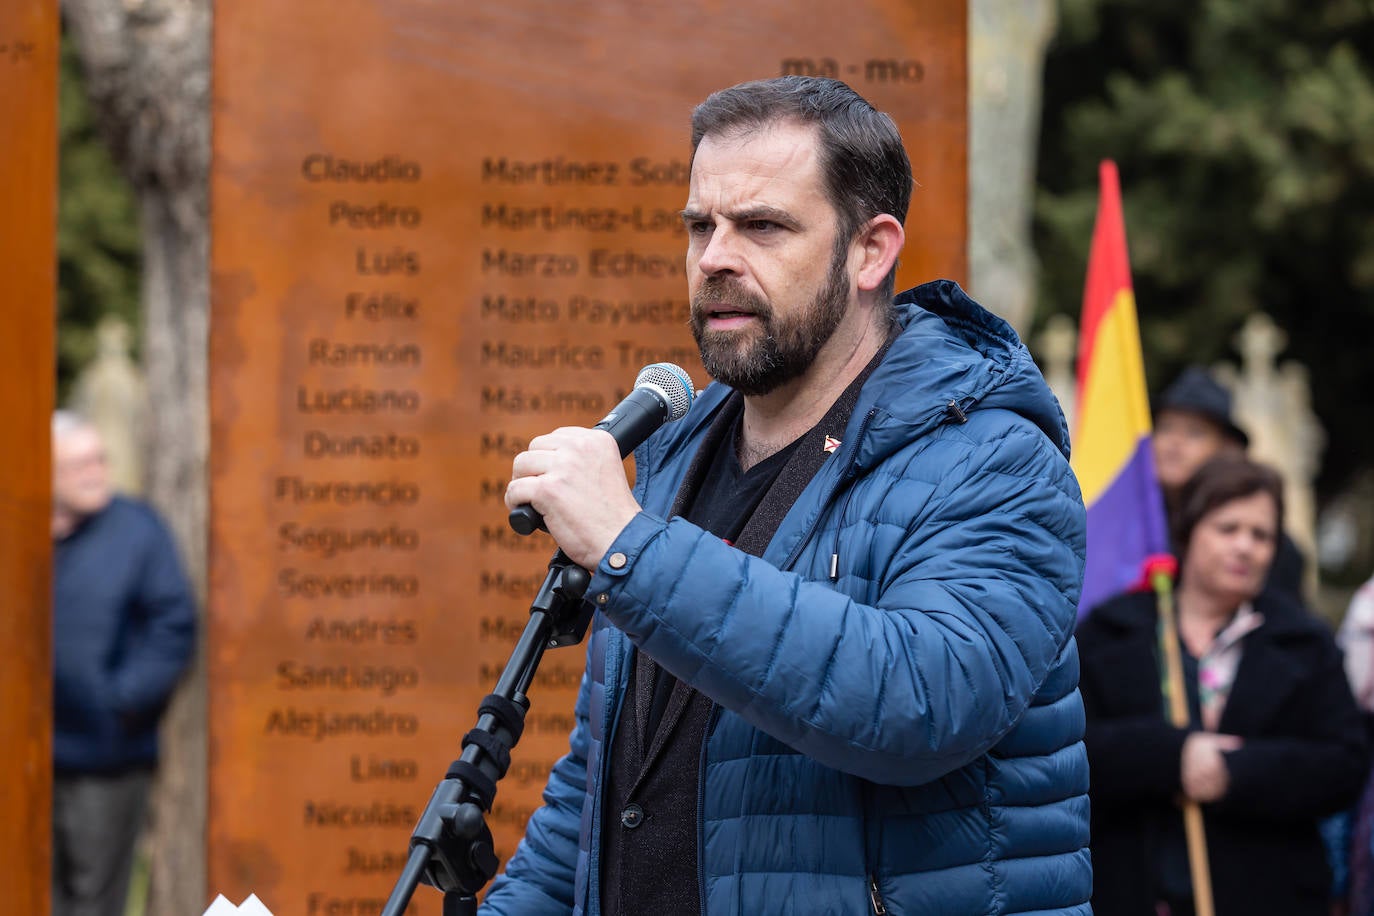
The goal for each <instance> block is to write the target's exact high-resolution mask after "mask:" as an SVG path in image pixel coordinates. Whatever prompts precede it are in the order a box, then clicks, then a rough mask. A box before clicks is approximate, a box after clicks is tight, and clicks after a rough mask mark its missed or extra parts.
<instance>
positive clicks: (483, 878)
mask: <svg viewBox="0 0 1374 916" xmlns="http://www.w3.org/2000/svg"><path fill="white" fill-rule="evenodd" d="M590 582H591V575H590V574H589V573H588V572H587V571H586V570H585V569H583V568H582V567H580V566H578V565H577V564H575V563H574V562H573V561H572V560H570V559H569V558H568V556H567V554H565V553H563V551H562V550H558V551H556V552H555V553H554V555H553V559H551V560H549V571H548V574H547V575H546V576H545V577H544V584H543V585H541V586H540V587H539V592H538V594H536V595H535V597H534V601H533V602H532V603H531V604H530V619H529V622H528V623H527V624H525V630H524V632H523V633H522V634H521V635H520V640H519V642H517V643H516V646H515V649H514V650H512V652H511V656H510V661H508V662H507V663H506V667H505V670H504V671H502V672H501V677H500V678H499V679H498V680H497V682H496V687H495V688H494V689H493V690H492V692H491V693H489V694H487V696H486V697H484V698H483V700H482V703H481V705H480V706H479V708H478V714H477V725H476V726H475V727H474V728H473V729H472V730H471V731H469V732H468V733H467V735H466V736H464V738H463V751H462V754H461V756H459V758H458V759H457V760H455V761H453V762H452V763H451V764H449V768H448V772H447V773H446V774H445V775H444V779H443V781H442V782H440V783H439V785H438V786H436V787H435V789H434V794H433V795H431V796H430V799H429V804H428V805H426V806H425V810H424V813H423V814H421V815H420V820H419V821H418V822H416V824H415V829H414V831H413V832H412V833H411V835H410V858H409V859H408V860H407V861H406V865H405V868H404V869H402V871H401V876H400V878H398V879H397V881H396V886H395V887H394V888H393V889H392V891H391V896H390V897H389V898H387V902H386V906H385V907H384V908H383V909H382V916H401V914H403V913H404V912H405V909H406V907H407V906H408V905H409V903H410V898H411V895H412V894H414V893H415V887H416V885H417V884H419V883H420V882H421V881H423V882H424V883H426V884H428V885H431V886H432V887H436V888H438V889H439V890H441V891H443V892H444V909H443V916H471V914H475V913H476V912H477V896H476V895H477V892H478V891H479V890H481V889H482V887H483V886H484V885H485V884H486V883H487V882H488V881H490V880H491V878H492V876H493V875H495V874H496V871H497V869H498V868H499V867H500V862H499V861H498V860H497V858H496V850H495V847H494V844H493V841H492V836H491V830H490V829H488V827H487V822H486V818H485V816H484V815H485V813H486V812H488V811H490V810H491V804H492V801H493V799H495V797H496V782H497V780H499V779H500V778H501V777H503V776H505V775H506V770H507V769H508V768H509V767H510V751H511V748H513V747H515V743H516V742H517V741H519V740H520V733H521V732H522V731H523V730H524V726H525V713H526V712H527V711H528V710H529V706H530V702H529V698H528V696H527V694H528V692H529V688H530V684H531V683H533V682H534V672H535V670H536V669H537V668H538V667H539V662H540V660H541V659H542V658H543V657H544V650H545V649H552V648H556V647H558V646H575V645H577V644H578V643H579V642H581V641H582V637H583V635H584V634H585V633H586V632H587V625H588V624H589V623H590V622H591V618H592V607H591V605H590V604H587V603H586V602H585V601H583V600H582V596H583V594H584V593H585V592H586V591H587V585H588V584H589V583H590Z"/></svg>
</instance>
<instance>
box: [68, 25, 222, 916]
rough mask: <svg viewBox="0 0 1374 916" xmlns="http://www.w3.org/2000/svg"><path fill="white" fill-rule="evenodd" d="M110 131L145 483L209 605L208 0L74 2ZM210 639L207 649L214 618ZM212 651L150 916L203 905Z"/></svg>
mask: <svg viewBox="0 0 1374 916" xmlns="http://www.w3.org/2000/svg"><path fill="white" fill-rule="evenodd" d="M62 7H63V12H64V13H65V21H66V26H67V29H68V31H69V33H70V35H71V37H72V38H73V40H74V41H75V43H76V47H77V50H78V52H79V55H80V57H81V60H82V64H83V67H84V69H85V75H86V87H87V92H88V93H89V94H90V96H91V100H92V104H93V108H94V110H95V112H96V117H97V118H98V121H99V124H100V128H101V131H102V133H103V134H104V136H105V138H106V140H107V142H108V143H109V145H110V148H111V150H112V151H113V153H114V155H115V158H116V160H117V161H118V162H119V163H120V166H121V168H122V169H123V171H124V173H125V175H126V176H127V177H128V178H129V180H130V181H131V182H132V184H133V186H134V188H135V191H136V193H137V194H138V196H139V200H140V213H141V217H142V236H143V290H142V302H143V368H144V375H145V377H146V379H147V382H148V392H149V400H150V404H151V414H152V418H151V423H150V424H149V441H148V443H147V450H148V451H147V454H148V460H147V462H146V464H145V466H146V468H147V474H148V480H147V493H148V496H149V499H150V500H151V501H152V502H153V504H154V505H156V506H157V508H158V509H159V511H161V512H162V513H163V515H164V517H165V518H166V519H167V520H168V523H169V524H170V525H171V527H172V530H173V531H174V533H175V534H176V536H177V539H178V541H179V543H180V546H181V549H182V553H183V559H184V561H185V563H186V566H187V571H188V573H189V575H190V576H191V581H192V582H193V583H194V585H195V588H196V593H197V594H198V595H199V596H200V597H201V598H202V601H201V604H202V606H203V605H204V601H203V599H204V596H205V590H206V580H205V576H206V535H205V533H206V530H207V523H208V518H207V512H208V505H207V492H208V491H207V480H206V457H207V454H208V444H209V435H208V428H209V424H208V392H207V388H206V371H207V368H206V352H207V345H208V337H207V332H208V318H209V222H208V211H209V206H208V188H209V164H210V93H209V89H210V21H211V8H210V2H209V0H64V2H63V4H62ZM201 633H202V643H201V645H202V648H203V646H204V638H203V637H204V628H203V627H202V629H201ZM204 671H205V669H204V664H203V652H198V653H197V659H196V662H195V665H194V666H193V669H192V671H191V674H190V675H189V676H188V677H187V679H186V681H185V682H183V684H182V686H181V688H180V689H179V690H178V692H177V694H176V696H175V697H174V699H173V701H172V706H171V709H170V710H169V711H168V714H167V716H166V719H165V720H164V724H163V748H162V763H161V767H160V777H159V782H158V788H157V791H156V792H155V795H154V800H153V827H152V837H151V849H152V853H153V855H152V888H151V896H150V904H149V914H150V916H186V914H191V913H199V912H201V911H202V910H203V909H204V908H205V904H206V887H205V824H206V820H205V818H206V739H205V723H206V709H205V705H206V704H205V674H204Z"/></svg>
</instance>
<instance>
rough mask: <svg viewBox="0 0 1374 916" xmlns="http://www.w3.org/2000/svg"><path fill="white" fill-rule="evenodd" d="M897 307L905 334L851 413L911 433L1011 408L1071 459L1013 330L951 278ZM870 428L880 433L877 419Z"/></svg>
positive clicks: (1046, 393)
mask: <svg viewBox="0 0 1374 916" xmlns="http://www.w3.org/2000/svg"><path fill="white" fill-rule="evenodd" d="M895 304H896V307H897V314H898V320H899V322H900V323H901V326H902V331H901V333H900V334H899V335H898V336H897V339H896V340H895V341H894V342H893V344H892V348H891V350H890V351H889V353H888V355H887V358H886V359H884V360H883V362H882V365H880V366H879V367H878V368H877V369H876V370H875V371H874V373H873V377H872V378H870V379H869V381H868V384H867V385H865V387H864V397H863V398H861V399H860V403H859V406H858V407H857V408H856V409H855V413H856V414H858V413H859V412H860V411H863V410H867V409H869V408H870V407H871V408H875V409H876V410H877V411H878V412H879V414H886V415H887V416H888V417H889V418H890V419H889V421H888V422H890V423H895V424H899V425H902V426H904V427H906V430H905V433H906V435H910V434H911V432H912V431H911V430H910V426H912V425H916V426H918V427H928V426H931V425H934V424H937V423H941V422H947V421H949V420H951V419H952V420H954V421H955V422H962V418H963V417H966V416H967V415H968V414H969V413H970V412H972V411H975V410H987V409H994V408H998V409H1003V410H1010V411H1013V412H1014V413H1017V414H1020V415H1021V416H1023V417H1025V418H1026V419H1027V420H1029V421H1030V422H1032V423H1034V424H1035V425H1036V426H1037V427H1038V428H1039V429H1040V430H1041V431H1042V432H1044V434H1045V435H1046V436H1047V437H1048V438H1049V440H1050V441H1051V442H1052V443H1054V445H1055V447H1056V448H1057V449H1059V451H1060V452H1061V453H1062V454H1063V455H1064V457H1065V458H1067V457H1068V455H1069V429H1068V424H1067V423H1066V422H1065V420H1064V412H1063V410H1061V409H1060V406H1059V401H1058V400H1057V399H1056V398H1055V397H1054V395H1053V394H1052V393H1051V392H1050V389H1049V386H1048V385H1047V384H1046V383H1045V379H1044V377H1043V376H1042V375H1041V374H1040V369H1039V368H1038V367H1037V366H1036V365H1035V361H1034V360H1032V359H1031V355H1030V352H1029V351H1028V350H1027V349H1026V347H1025V345H1024V344H1023V343H1021V339H1020V338H1019V337H1018V336H1017V335H1016V332H1015V331H1014V330H1012V327H1011V325H1009V324H1007V323H1006V322H1005V321H1003V320H1002V319H1001V318H998V317H997V316H996V315H994V314H992V313H991V312H989V311H987V310H986V309H984V308H983V307H982V306H980V305H979V304H978V303H976V302H974V301H973V300H972V299H971V298H969V296H968V294H967V293H965V292H964V291H963V290H962V289H960V287H959V284H957V283H955V282H954V281H952V280H935V281H932V282H930V283H925V284H923V285H921V286H918V287H916V288H915V289H910V290H907V291H906V292H904V293H902V294H901V295H899V296H898V297H897V298H896V300H895ZM874 428H875V429H880V428H881V426H880V421H879V419H878V418H876V417H875V422H874ZM917 431H918V432H919V431H924V430H923V429H921V430H917Z"/></svg>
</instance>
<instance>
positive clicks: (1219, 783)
mask: <svg viewBox="0 0 1374 916" xmlns="http://www.w3.org/2000/svg"><path fill="white" fill-rule="evenodd" d="M1243 743H1244V742H1243V741H1242V740H1241V739H1240V738H1239V737H1237V736H1236V735H1215V734H1212V733H1211V732H1193V733H1192V734H1191V735H1189V736H1188V737H1187V738H1185V739H1184V740H1183V753H1182V754H1181V755H1180V757H1179V777H1180V781H1181V782H1182V784H1183V794H1184V795H1186V796H1187V797H1188V798H1189V799H1191V800H1193V801H1195V802H1214V801H1217V800H1218V799H1220V798H1223V797H1224V796H1225V795H1226V790H1227V788H1228V787H1229V785H1230V782H1231V771H1230V770H1228V769H1227V768H1226V758H1225V757H1223V756H1222V754H1223V753H1225V752H1226V751H1234V750H1238V749H1239V748H1240V746H1241V745H1242V744H1243Z"/></svg>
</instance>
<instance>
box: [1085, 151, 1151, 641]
mask: <svg viewBox="0 0 1374 916" xmlns="http://www.w3.org/2000/svg"><path fill="white" fill-rule="evenodd" d="M1098 180H1099V184H1100V186H1099V190H1098V201H1097V223H1096V225H1094V227H1093V244H1092V252H1091V253H1090V254H1089V256H1088V280H1087V283H1086V285H1085V287H1084V290H1083V324H1082V327H1081V328H1080V329H1079V335H1078V405H1077V410H1075V412H1074V431H1073V470H1074V473H1075V474H1077V475H1078V483H1079V486H1080V487H1082V489H1083V502H1084V503H1085V504H1086V505H1087V507H1088V558H1087V567H1086V569H1085V571H1084V576H1083V595H1082V597H1081V598H1080V600H1079V602H1078V616H1079V617H1080V618H1082V616H1083V615H1084V614H1085V613H1087V612H1088V610H1089V609H1091V608H1092V607H1094V606H1095V605H1097V604H1099V603H1100V602H1101V601H1103V600H1104V599H1106V598H1109V597H1111V596H1112V595H1115V594H1117V593H1118V592H1122V591H1125V590H1127V589H1128V588H1130V587H1131V586H1133V585H1134V584H1135V583H1137V582H1138V581H1140V579H1141V575H1142V573H1141V570H1142V568H1143V564H1144V562H1145V560H1146V558H1147V557H1150V556H1152V555H1156V554H1162V553H1168V551H1169V535H1168V526H1167V524H1166V522H1165V516H1164V497H1163V493H1162V492H1161V491H1160V488H1159V481H1158V479H1157V478H1156V477H1155V467H1154V459H1153V456H1152V455H1151V453H1150V401H1149V395H1148V394H1147V392H1146V388H1145V363H1144V360H1143V358H1142V357H1141V350H1140V326H1139V324H1138V323H1137V322H1136V311H1135V293H1134V292H1133V291H1132V289H1131V266H1130V261H1129V260H1128V258H1127V255H1126V224H1125V221H1124V220H1123V219H1122V215H1121V188H1120V185H1119V183H1118V180H1117V174H1116V163H1114V162H1112V161H1111V160H1104V161H1103V162H1102V165H1101V166H1100V168H1099V174H1098Z"/></svg>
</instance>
